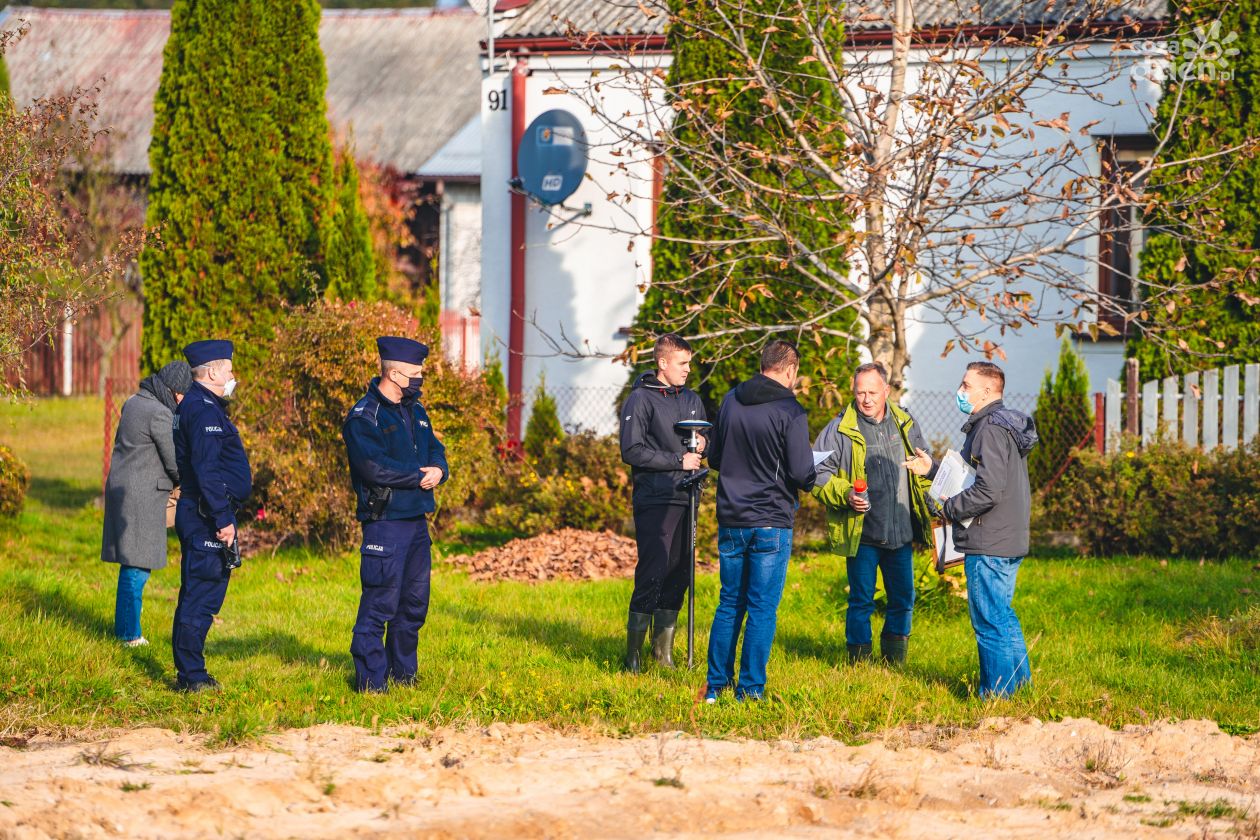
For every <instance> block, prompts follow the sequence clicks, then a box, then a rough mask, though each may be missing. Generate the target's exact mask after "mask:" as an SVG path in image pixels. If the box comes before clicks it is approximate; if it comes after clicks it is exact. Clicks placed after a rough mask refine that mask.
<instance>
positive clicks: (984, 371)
mask: <svg viewBox="0 0 1260 840" xmlns="http://www.w3.org/2000/svg"><path fill="white" fill-rule="evenodd" d="M967 370H974V371H975V372H976V375H977V376H983V377H984V378H985V379H988V380H990V381H992V382H996V383H997V391H998V393H999V394H1001V393H1002V392H1004V391H1005V390H1006V374H1005V373H1003V372H1002V369H1001V368H1000V367H998V366H997V365H995V364H993V362H972V363H971V364H969V365H967Z"/></svg>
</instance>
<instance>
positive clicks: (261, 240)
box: [140, 0, 361, 370]
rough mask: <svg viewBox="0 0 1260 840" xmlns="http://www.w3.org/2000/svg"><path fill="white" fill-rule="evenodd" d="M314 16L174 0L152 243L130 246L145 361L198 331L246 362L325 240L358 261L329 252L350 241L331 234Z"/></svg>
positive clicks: (303, 296) (308, 289)
mask: <svg viewBox="0 0 1260 840" xmlns="http://www.w3.org/2000/svg"><path fill="white" fill-rule="evenodd" d="M319 18H320V7H319V3H318V2H317V0H290V2H285V3H273V2H268V0H176V2H175V3H174V4H173V6H172V9H171V35H170V39H169V40H168V41H167V43H166V49H165V53H164V59H163V65H162V77H161V82H160V85H159V87H158V92H157V97H156V99H155V101H154V125H153V139H152V143H151V145H150V152H149V154H150V162H151V168H152V175H151V177H150V184H149V209H148V223H149V225H150V226H152V227H154V228H155V229H157V230H158V233H159V235H160V236H161V243H160V245H158V246H156V247H152V248H148V249H146V250H145V251H144V252H143V253H142V255H141V259H140V269H141V273H142V276H143V278H144V295H145V318H144V333H143V349H142V359H141V364H142V367H143V368H144V369H146V370H153V369H156V368H158V367H160V366H161V365H162V364H163V363H165V362H167V361H169V360H170V359H172V358H178V357H179V354H180V350H181V349H182V348H183V346H184V345H185V344H186V343H188V342H189V341H193V340H196V339H199V338H206V337H209V336H222V337H230V338H232V339H234V340H236V341H237V342H238V346H239V352H238V360H239V361H238V364H239V366H240V367H242V368H244V369H248V368H249V367H250V366H251V362H252V361H255V360H257V359H259V358H260V354H261V352H262V350H261V348H262V347H263V346H265V345H266V344H267V343H268V341H269V339H270V336H271V335H272V332H273V329H274V325H275V323H276V322H277V320H278V318H279V317H280V315H281V312H282V310H283V308H284V306H285V304H301V303H307V302H309V301H311V300H313V299H315V298H318V297H319V296H321V295H322V294H323V293H324V291H325V289H326V288H327V286H328V284H329V280H330V266H329V257H330V249H332V250H334V251H336V254H335V257H336V260H335V262H334V266H335V267H336V270H338V271H340V270H342V267H349V266H355V267H356V268H355V270H358V268H357V266H358V265H359V264H360V262H361V261H360V260H359V259H358V258H357V257H356V256H352V255H349V254H343V253H341V252H340V251H337V249H339V248H342V246H345V247H347V248H354V247H360V245H359V244H358V243H357V240H355V242H354V243H353V244H351V243H348V242H347V240H346V239H345V237H338V236H337V234H336V229H337V228H336V221H337V215H338V213H337V207H338V203H337V196H336V192H337V190H336V181H335V179H334V170H333V158H332V147H331V142H330V139H329V126H328V118H327V114H326V106H325V101H324V94H325V88H326V87H327V74H326V72H325V69H324V57H323V53H322V52H321V50H320V46H319ZM346 177H347V178H348V174H347V176H346ZM343 180H344V179H343ZM356 282H357V281H354V280H347V279H345V278H338V279H337V288H338V289H340V288H342V287H350V288H355V287H356Z"/></svg>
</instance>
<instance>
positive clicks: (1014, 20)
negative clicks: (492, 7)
mask: <svg viewBox="0 0 1260 840" xmlns="http://www.w3.org/2000/svg"><path fill="white" fill-rule="evenodd" d="M666 5H667V4H666V2H665V0H643V2H639V0H532V2H531V3H530V4H529V5H528V6H525V7H523V8H521V9H518V10H516V11H514V12H509V13H506V14H504V15H502V16H501V24H500V26H501V29H500V37H510V38H548V37H557V36H563V35H564V34H565V33H566V31H567V27H568V24H569V22H572V25H573V27H574V28H576V29H577V31H579V32H583V33H587V32H596V33H599V34H602V35H662V34H664V32H665V22H666V15H665V14H664V13H663V12H664V9H665V7H666ZM1074 7H1076V8H1079V3H1075V2H1072V0H1068V2H1054V0H1032V2H1027V1H1026V0H920V2H917V3H915V14H916V16H917V19H918V20H917V22H918V25H919V26H920V27H922V28H929V29H930V28H935V27H953V26H970V25H976V24H983V25H1004V24H1020V23H1025V24H1038V23H1045V22H1047V21H1048V20H1058V19H1060V18H1061V17H1062V16H1063V15H1065V14H1068V13H1069V12H1070V11H1071V9H1072V8H1074ZM845 11H846V14H847V15H848V17H849V19H850V20H851V21H852V23H851V24H850V25H851V27H852V28H856V29H864V30H879V29H887V28H888V23H887V21H888V20H890V19H891V15H892V5H891V4H890V3H883V2H870V3H850V4H848V5H847V6H846V9H845ZM868 12H869V13H871V14H874V15H879V16H881V17H882V18H883V19H882V20H879V19H876V20H864V19H862V18H864V17H866V16H867V14H866V13H868ZM1167 14H1168V6H1167V0H1128V1H1127V2H1123V3H1120V4H1118V5H1117V6H1115V8H1113V9H1111V10H1110V11H1108V13H1107V14H1106V16H1105V19H1106V20H1112V21H1121V20H1124V19H1126V18H1132V19H1135V20H1163V19H1164V18H1165V17H1167Z"/></svg>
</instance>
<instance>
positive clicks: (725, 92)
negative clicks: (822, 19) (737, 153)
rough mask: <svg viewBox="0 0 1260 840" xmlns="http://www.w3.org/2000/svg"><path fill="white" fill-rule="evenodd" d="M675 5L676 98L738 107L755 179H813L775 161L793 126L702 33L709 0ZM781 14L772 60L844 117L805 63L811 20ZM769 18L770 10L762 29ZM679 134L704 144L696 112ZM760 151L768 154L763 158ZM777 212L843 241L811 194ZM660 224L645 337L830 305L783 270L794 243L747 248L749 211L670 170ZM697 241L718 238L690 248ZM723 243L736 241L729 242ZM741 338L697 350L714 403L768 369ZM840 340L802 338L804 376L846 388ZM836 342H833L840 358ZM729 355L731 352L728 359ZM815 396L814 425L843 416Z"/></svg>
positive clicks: (849, 322)
mask: <svg viewBox="0 0 1260 840" xmlns="http://www.w3.org/2000/svg"><path fill="white" fill-rule="evenodd" d="M670 6H671V11H672V14H673V17H672V23H671V26H670V30H669V41H670V47H671V50H672V56H673V60H672V64H671V65H670V69H669V78H668V87H669V90H670V91H671V92H672V95H673V96H675V97H682V98H686V99H688V100H689V101H690V102H691V103H693V107H695V108H698V109H701V110H702V111H703V113H704V115H705V118H706V119H712V118H713V117H714V115H716V114H717V113H719V112H722V113H723V114H728V115H726V116H722V117H720V119H721V121H722V124H723V126H724V129H725V132H726V144H725V145H726V148H728V149H735V148H740V149H743V150H756V151H755V152H751V153H750V154H746V155H745V156H744V157H743V158H742V159H743V160H749V161H751V160H754V159H756V160H757V161H758V162H757V164H756V165H755V166H753V165H749V167H748V176H749V177H751V178H753V179H756V180H758V181H761V182H762V183H766V184H775V185H783V186H786V187H789V188H794V189H798V190H799V189H802V188H803V187H804V186H805V182H804V180H803V176H802V175H801V173H800V172H799V171H798V170H792V169H790V168H784V167H782V166H780V165H779V164H777V163H775V162H774V161H775V158H777V157H778V156H780V155H782V154H783V153H784V152H785V151H789V150H790V143H789V142H788V141H787V140H786V139H785V138H786V137H787V134H788V132H787V131H786V130H785V128H784V127H783V126H782V125H781V124H780V122H779V120H778V117H777V116H776V115H775V114H774V113H773V111H772V110H771V109H770V107H769V106H768V105H767V104H766V103H765V102H764V101H762V98H763V97H764V96H765V93H764V92H763V91H761V90H759V89H749V88H747V87H746V86H745V84H744V80H745V79H746V78H747V76H748V71H747V68H746V67H744V66H743V65H742V64H741V62H740V59H739V58H738V57H737V54H736V53H735V52H734V50H732V49H731V48H729V47H728V46H727V45H725V44H724V43H722V42H721V41H718V40H716V39H713V38H711V37H704V36H703V35H701V34H699V30H698V29H697V28H696V27H697V25H703V24H704V23H705V22H706V16H708V15H712V14H713V11H712V10H711V9H710V8H708V3H707V2H704V0H701V2H688V1H687V0H672V2H671V4H670ZM755 6H756V8H757V11H758V12H760V13H769V12H771V11H772V10H773V9H775V8H777V7H778V6H782V4H781V3H777V2H776V0H756V2H755ZM728 11H729V9H728ZM781 12H782V14H781V16H780V17H779V18H778V19H777V20H776V26H777V28H778V30H779V31H778V32H776V33H774V35H773V36H772V39H773V44H774V48H773V49H771V50H768V51H767V53H766V56H765V58H764V59H763V63H764V64H765V66H766V67H767V68H768V69H769V70H770V72H772V73H774V74H775V76H776V77H777V78H778V79H779V81H780V83H782V84H785V85H788V86H790V87H791V88H792V90H793V91H794V92H795V93H796V94H798V95H801V96H812V97H813V98H814V99H813V101H814V103H815V105H816V107H817V114H818V115H819V119H820V120H827V119H828V118H827V117H826V116H825V115H827V114H831V115H834V114H835V113H836V112H837V111H838V110H839V108H840V105H839V103H837V102H836V101H835V93H834V90H833V89H832V88H831V87H830V86H829V85H828V84H827V83H825V82H823V81H821V80H816V79H811V78H808V77H807V76H806V74H805V71H803V70H801V65H802V63H803V62H802V59H803V58H805V57H806V56H807V55H809V54H810V53H811V52H812V50H811V45H810V41H809V39H808V38H807V37H805V35H804V34H803V33H802V27H803V26H804V25H805V23H804V22H803V21H801V20H800V19H792V18H791V17H790V15H791V14H794V13H795V7H792V9H788V10H781ZM768 22H769V21H768V19H765V18H762V19H761V23H760V26H765V25H767V24H768ZM760 26H759V27H757V28H760ZM842 36H843V32H842V31H841V30H840V27H839V26H838V25H836V26H834V27H833V32H832V34H831V37H834V38H835V41H834V43H839V42H840V39H841V37H842ZM828 121H829V120H828ZM673 131H674V135H675V137H676V139H677V142H678V147H679V148H680V149H686V148H688V147H691V146H693V145H694V146H695V147H696V148H701V147H703V146H704V143H703V142H702V141H700V140H699V135H698V128H697V126H696V124H695V121H694V120H693V119H690V118H689V117H688V112H687V110H682V111H679V112H678V117H677V120H676V122H675V123H674V126H673ZM758 153H765V156H763V157H761V158H758V157H757V155H758ZM771 156H773V157H771ZM688 166H690V167H693V168H694V170H695V171H698V172H700V173H701V176H702V177H703V173H704V171H705V166H706V164H705V163H704V162H703V161H700V160H689V161H688ZM750 209H751V208H750ZM773 210H774V211H775V213H776V214H777V215H778V216H779V217H780V218H787V219H789V222H788V227H789V229H790V230H791V231H792V233H793V234H794V235H795V236H796V237H797V238H798V239H799V240H800V241H801V242H803V243H805V244H806V245H807V246H808V247H810V248H811V249H814V250H816V251H818V250H823V249H826V248H828V247H829V246H831V243H833V242H834V241H835V240H834V237H835V235H836V233H837V231H836V230H835V228H834V226H832V225H829V224H825V223H823V222H821V221H820V220H819V219H818V218H816V217H815V216H814V215H813V213H811V207H810V206H809V203H808V202H803V201H802V202H786V201H785V202H784V203H783V204H782V205H780V206H778V207H775V208H773ZM658 229H659V232H660V237H659V238H658V239H657V240H656V241H655V242H654V243H653V246H652V276H653V283H652V285H651V286H649V287H648V290H647V293H646V296H645V300H644V302H643V306H642V307H641V308H640V310H639V312H638V314H637V316H636V318H635V322H634V326H635V329H636V331H637V332H639V333H640V334H643V335H646V336H652V335H655V334H660V333H663V332H668V331H671V330H672V329H673V328H674V327H673V325H674V324H675V323H677V322H679V321H680V320H681V319H682V318H683V317H684V316H685V315H686V313H688V312H689V311H690V312H694V313H697V315H696V317H695V320H694V321H693V322H691V325H690V326H689V327H688V328H687V329H686V330H685V332H687V333H693V334H694V333H707V332H712V331H714V330H719V329H724V328H728V327H730V323H729V315H730V312H732V311H742V312H745V313H747V315H748V319H749V321H751V322H756V323H761V324H773V323H776V322H779V321H783V320H784V319H785V318H786V319H790V320H793V321H798V320H802V319H803V318H805V317H808V316H809V315H811V314H814V313H817V312H818V311H820V308H819V307H818V305H816V304H815V303H814V302H813V300H812V294H811V291H810V290H809V289H807V288H805V287H804V286H803V284H802V282H801V280H800V279H799V276H798V275H797V273H796V272H794V271H792V270H791V269H789V268H786V267H783V266H782V261H783V260H784V259H785V258H787V257H789V256H790V255H788V254H786V253H785V252H784V251H783V248H782V245H781V244H777V243H776V244H774V245H751V244H747V243H738V244H736V240H739V239H741V238H747V237H752V236H755V235H756V234H755V231H754V230H753V228H752V227H751V226H750V225H748V224H747V223H745V222H744V221H742V220H741V219H739V218H732V217H721V216H719V215H718V214H716V212H715V210H714V208H713V207H712V205H710V204H708V203H706V202H704V201H702V200H698V199H696V198H695V196H694V187H693V186H690V185H689V182H685V181H683V180H682V179H681V178H674V177H672V176H670V175H668V174H667V177H666V181H665V184H664V200H663V201H662V205H661V210H660V215H659V217H658ZM697 241H703V242H706V243H710V244H708V245H705V246H697V245H693V244H689V243H693V242H697ZM723 242H730V243H731V244H730V245H729V246H726V245H722V244H720V243H723ZM830 262H831V265H832V267H833V268H835V269H837V270H840V271H844V270H846V269H847V266H846V265H845V264H844V262H843V260H841V259H840V258H839V256H836V257H835V258H833V259H832V260H831V261H830ZM684 281H685V282H684ZM854 325H855V318H854V316H853V315H852V314H851V313H850V312H845V313H843V314H840V315H834V316H832V317H830V318H829V319H827V320H826V321H824V322H823V326H827V327H834V328H837V329H841V330H851V329H853V328H854ZM771 337H775V338H787V339H795V338H796V336H795V335H794V334H791V333H788V334H775V335H774V336H771V335H769V334H765V335H746V336H744V337H743V338H742V339H741V340H740V343H743V344H753V345H755V346H756V347H757V348H760V346H762V345H763V344H764V343H765V341H767V340H769V339H770V338H771ZM732 344H733V343H732V342H731V341H729V340H721V339H713V340H702V341H699V342H697V344H696V346H695V350H696V360H695V363H693V367H695V368H697V369H698V370H699V371H700V372H701V374H702V375H703V376H704V377H705V379H704V381H703V382H702V383H700V384H699V386H698V390H699V392H700V394H701V396H702V397H703V398H704V399H705V401H706V402H708V403H709V404H710V405H713V404H715V403H717V402H718V401H720V400H721V398H722V395H723V394H724V393H725V392H726V391H727V390H728V389H730V388H731V387H732V386H734V385H735V384H737V383H738V382H740V381H741V380H743V379H746V378H748V377H749V376H751V375H753V374H754V373H756V372H757V371H758V369H759V358H758V353H757V352H755V351H753V350H751V349H747V348H746V349H743V350H742V351H739V352H732ZM833 347H834V340H833V339H830V338H826V339H824V343H823V346H822V347H818V346H815V345H814V344H813V343H812V342H811V343H809V344H808V345H806V346H802V347H801V348H800V349H801V353H802V359H801V374H802V376H808V377H810V378H811V379H812V380H814V381H815V382H835V383H836V384H837V385H839V386H840V387H841V390H847V388H848V384H849V383H848V382H847V379H848V372H849V371H850V370H851V369H852V365H853V361H854V353H852V352H835V350H834V349H833ZM827 350H832V352H831V353H830V355H828V354H827ZM720 356H725V357H726V358H720V359H718V357H720ZM807 402H808V403H809V404H810V405H811V410H810V413H811V418H810V420H811V425H813V426H817V425H821V423H822V421H823V420H825V419H826V418H827V417H829V416H830V415H831V414H832V413H833V409H832V408H828V407H826V406H823V405H821V404H820V403H819V401H818V400H817V399H811V400H808V401H807Z"/></svg>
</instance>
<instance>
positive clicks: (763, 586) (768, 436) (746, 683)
mask: <svg viewBox="0 0 1260 840" xmlns="http://www.w3.org/2000/svg"><path fill="white" fill-rule="evenodd" d="M799 369H800V354H799V353H798V352H797V350H796V347H795V346H794V345H792V344H791V343H790V342H787V341H771V342H770V343H769V344H768V345H766V348H765V349H764V350H763V351H762V352H761V373H759V374H758V375H756V376H754V377H753V378H752V379H749V380H747V381H745V382H741V383H740V384H739V385H737V386H736V387H735V388H733V389H732V390H731V391H730V392H729V393H728V394H727V395H726V396H725V397H724V398H723V400H722V408H721V409H720V410H719V412H718V420H717V428H716V434H715V435H714V437H713V444H712V446H711V447H710V449H709V463H710V465H711V466H713V468H714V469H716V470H718V472H719V474H720V475H719V478H718V490H717V518H718V554H719V556H720V558H721V579H722V591H721V594H720V595H719V597H718V608H717V612H716V613H715V614H714V616H713V629H712V630H711V631H710V633H709V676H708V687H707V689H706V692H705V701H706V702H710V703H711V702H714V701H716V700H717V697H718V694H720V693H721V692H723V691H725V690H727V689H729V688H732V687H734V686H735V673H734V672H735V646H736V644H737V643H738V642H739V634H740V625H742V624H743V623H744V617H745V616H747V618H748V628H747V631H746V632H745V633H744V650H743V654H742V656H741V657H740V667H739V684H738V687H737V688H735V693H736V696H737V698H738V699H740V700H760V699H761V698H762V696H763V695H764V693H765V686H766V663H767V661H769V659H770V646H771V644H772V643H773V642H774V631H775V626H776V624H777V622H778V610H779V599H780V598H782V597H783V584H784V582H785V581H786V579H787V566H788V558H789V557H790V556H791V553H792V526H793V524H794V522H795V518H796V508H797V501H796V498H797V494H798V493H800V492H801V491H808V490H809V489H810V487H812V486H813V484H814V457H813V452H812V450H811V448H810V443H809V426H808V423H807V422H806V416H805V409H804V408H802V407H801V404H800V403H799V402H797V401H796V396H795V394H793V393H792V386H793V385H795V384H796V375H797V372H798V371H799Z"/></svg>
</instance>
